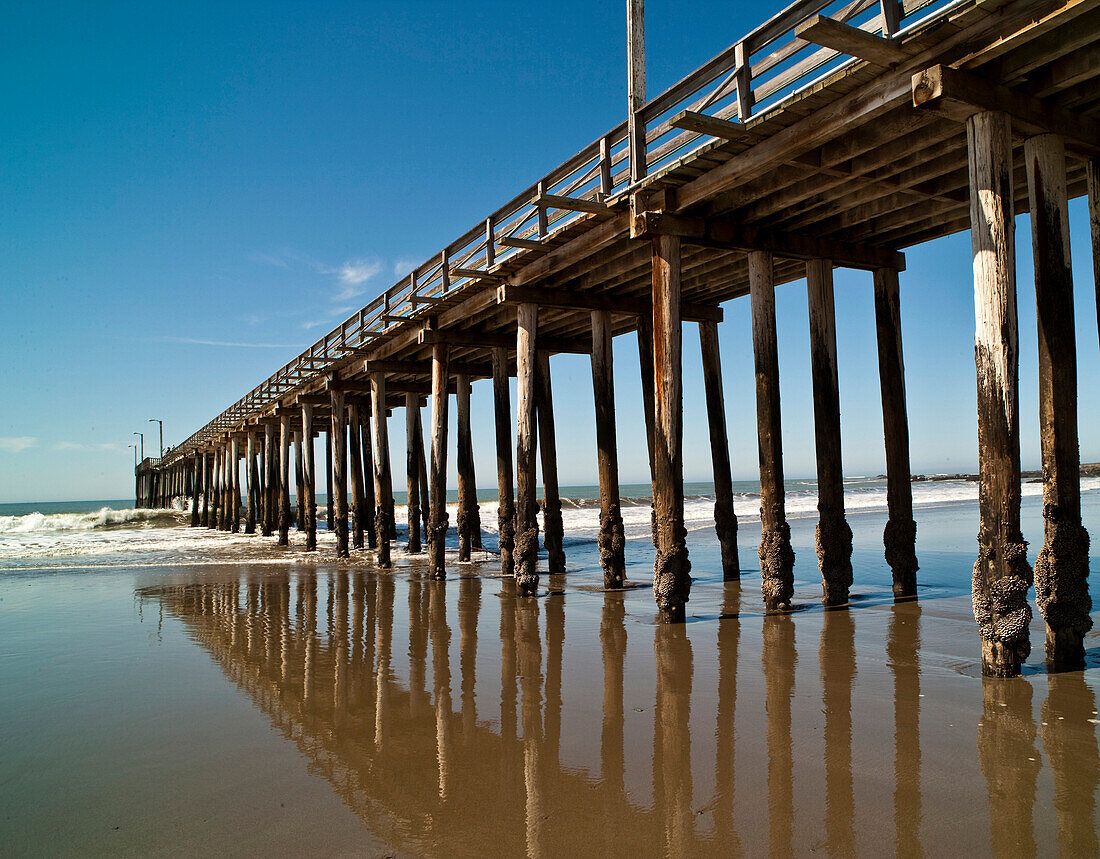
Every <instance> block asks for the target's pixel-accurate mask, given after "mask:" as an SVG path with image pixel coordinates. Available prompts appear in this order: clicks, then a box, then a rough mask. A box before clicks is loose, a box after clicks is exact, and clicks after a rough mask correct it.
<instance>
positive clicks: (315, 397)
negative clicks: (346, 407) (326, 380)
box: [294, 394, 332, 406]
mask: <svg viewBox="0 0 1100 859" xmlns="http://www.w3.org/2000/svg"><path fill="white" fill-rule="evenodd" d="M331 401H332V398H331V397H330V396H329V395H328V394H298V395H297V396H296V397H295V398H294V405H296V406H327V405H328V404H329V403H330V402H331Z"/></svg>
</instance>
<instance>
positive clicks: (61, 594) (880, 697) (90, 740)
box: [0, 492, 1100, 855]
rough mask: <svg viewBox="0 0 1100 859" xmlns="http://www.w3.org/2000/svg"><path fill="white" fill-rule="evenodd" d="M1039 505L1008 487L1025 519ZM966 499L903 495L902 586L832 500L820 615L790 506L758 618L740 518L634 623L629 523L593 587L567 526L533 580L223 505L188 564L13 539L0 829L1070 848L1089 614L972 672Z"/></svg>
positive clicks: (12, 832)
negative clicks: (842, 571) (915, 594)
mask: <svg viewBox="0 0 1100 859" xmlns="http://www.w3.org/2000/svg"><path fill="white" fill-rule="evenodd" d="M1040 512H1041V509H1040V505H1039V503H1038V499H1029V500H1026V501H1025V505H1024V517H1025V518H1024V522H1025V535H1026V536H1027V537H1029V538H1030V539H1031V540H1032V541H1033V544H1034V541H1036V540H1037V538H1038V537H1039V534H1040V529H1041V521H1040ZM975 519H976V505H974V504H972V503H970V502H955V503H949V504H945V505H943V506H936V507H930V508H927V509H924V510H921V511H920V513H919V515H918V520H919V522H920V532H919V537H918V550H919V555H920V559H921V573H920V580H921V587H920V594H919V599H918V600H916V601H913V602H902V603H897V604H895V603H894V601H893V598H892V596H891V593H890V577H889V572H888V569H887V567H886V565H885V563H884V562H883V561H882V558H881V550H880V548H879V547H880V543H879V539H880V537H879V535H880V534H881V528H882V525H883V523H884V520H885V516H884V514H883V513H881V512H876V511H872V512H865V513H859V514H855V515H853V516H852V517H851V521H852V525H853V530H854V532H855V555H854V565H855V582H856V584H855V587H854V590H853V593H854V594H855V597H854V599H853V600H852V603H851V605H850V607H849V608H847V609H843V610H839V611H824V610H823V609H822V608H821V606H820V604H819V598H820V582H819V580H818V578H817V570H816V563H815V559H814V555H813V551H812V548H811V546H812V535H813V526H814V520H813V519H812V518H802V519H795V520H793V529H792V530H793V539H794V544H795V549H796V552H797V558H798V560H797V564H796V568H795V574H796V595H795V602H796V604H797V608H798V610H797V611H795V612H794V613H792V614H790V615H787V616H781V617H765V616H764V615H763V612H762V606H761V600H760V592H759V574H758V572H757V570H756V569H755V567H754V565H753V562H754V561H755V557H754V551H753V550H754V547H755V542H756V540H757V539H758V538H759V526H758V525H756V524H754V523H746V524H745V525H744V526H743V527H742V531H741V536H740V544H741V560H742V565H743V567H744V569H745V573H744V578H743V581H742V582H741V583H740V585H738V584H723V583H722V582H721V577H720V574H716V571H717V570H720V564H719V560H718V545H717V541H716V540H715V539H714V537H713V532H712V531H710V530H708V529H705V528H700V529H698V530H694V531H692V532H691V534H690V538H689V545H690V548H691V553H692V555H691V557H692V561H693V564H694V568H693V572H694V574H695V576H696V581H695V584H694V587H693V590H692V597H691V602H690V604H689V611H688V623H687V624H685V625H683V626H679V627H677V626H667V625H660V624H657V623H656V612H655V609H654V606H653V601H652V594H651V589H650V588H649V587H648V582H647V578H648V571H649V565H650V564H651V563H652V546H651V545H650V544H649V543H648V541H647V540H645V539H643V538H638V537H635V538H632V539H631V540H630V542H629V544H628V549H627V557H628V559H629V561H630V572H631V579H632V581H636V582H638V583H639V585H640V586H639V587H636V588H634V589H628V590H625V591H619V592H606V593H605V592H602V591H601V590H600V589H599V588H598V585H599V582H600V574H599V568H598V556H597V553H596V551H595V546H594V545H593V543H592V541H591V540H590V539H588V538H583V537H574V539H571V540H568V541H567V544H566V549H567V552H568V557H569V573H568V574H567V575H565V576H556V577H553V578H550V579H547V578H546V577H545V576H544V578H543V589H542V591H543V593H542V596H540V597H539V598H538V599H536V600H517V599H516V598H515V595H514V586H513V583H512V582H511V581H506V580H502V579H501V578H499V576H497V575H495V565H494V563H493V559H492V556H489V555H487V556H483V560H482V561H480V562H478V563H473V564H470V565H454V566H453V571H454V572H453V575H452V577H451V578H450V579H449V580H448V581H446V582H442V583H440V582H432V581H430V580H429V579H428V578H427V577H426V575H425V574H424V567H423V566H422V562H421V561H419V560H414V559H410V558H407V557H402V556H400V555H398V556H397V561H398V563H397V566H396V568H395V569H394V571H393V572H392V573H379V572H378V571H376V570H375V569H374V568H373V567H372V565H371V563H370V560H369V555H367V554H365V553H364V555H363V556H362V557H360V558H359V559H357V560H353V561H352V562H350V563H346V562H345V563H340V564H337V563H335V561H334V560H332V559H330V558H331V556H330V555H328V553H327V552H326V550H325V547H324V546H322V552H321V553H320V555H319V556H318V557H317V558H316V559H315V560H314V561H312V562H310V561H308V560H307V559H306V558H305V557H304V553H303V552H302V551H301V547H300V546H292V549H291V552H290V553H289V557H288V556H285V555H284V556H283V558H284V559H285V560H284V561H282V562H276V561H275V553H274V552H270V550H271V549H274V547H264V549H261V548H260V547H256V548H254V549H253V550H252V554H251V555H250V556H248V557H245V556H244V555H245V553H244V552H243V550H242V549H241V548H240V546H239V545H238V543H237V542H235V541H234V539H233V538H231V537H229V536H228V535H220V534H217V535H211V537H210V539H211V540H219V539H220V540H223V541H224V544H223V548H222V550H221V551H220V553H219V552H218V551H212V550H211V549H209V547H207V548H204V550H203V552H204V555H205V556H206V562H205V563H194V562H192V563H187V562H178V561H177V562H174V563H171V564H166V563H163V562H160V563H143V562H142V561H141V559H142V557H143V556H144V552H143V551H130V552H129V555H128V556H129V557H130V559H131V562H130V563H126V562H125V561H124V560H123V559H122V557H120V556H118V555H116V556H108V557H106V558H101V559H99V560H95V559H91V560H92V563H82V561H81V559H80V558H79V557H70V558H68V559H58V558H53V559H50V560H49V562H48V563H47V562H46V561H45V560H43V561H42V562H41V563H40V564H39V566H37V567H33V568H27V567H24V568H21V569H15V568H9V569H6V570H5V571H4V572H3V573H0V600H2V601H0V607H2V611H3V615H4V619H5V620H4V624H3V625H2V627H0V651H2V652H3V653H4V658H3V661H2V662H0V681H2V684H3V688H4V689H5V690H6V692H5V695H4V696H3V700H2V701H0V726H2V727H0V739H2V742H0V771H2V772H4V773H5V778H4V779H3V781H2V783H0V807H3V808H4V813H3V816H2V819H0V841H2V842H3V843H4V844H5V845H7V847H8V849H11V850H12V852H13V853H16V854H25V853H28V852H31V853H49V854H62V855H63V854H69V855H72V854H85V855H86V854H88V853H97V854H103V853H112V854H120V853H121V854H126V853H129V854H137V853H140V854H144V855H148V854H158V853H159V854H164V853H176V854H178V853H186V852H198V851H200V850H203V851H214V852H217V853H223V854H231V855H245V854H256V853H260V852H268V851H275V852H279V853H290V852H294V853H301V854H310V855H352V854H353V855H380V854H398V855H522V854H527V855H566V854H571V855H576V854H578V853H593V852H601V853H606V854H608V855H654V854H670V855H731V854H733V855H740V854H745V855H753V854H759V853H761V852H763V851H768V852H770V853H772V854H777V855H794V854H806V853H810V852H821V851H824V852H827V853H829V854H830V855H850V854H855V853H859V854H881V853H890V852H895V853H897V854H899V855H920V854H926V855H943V854H947V853H953V854H958V853H966V854H971V855H984V854H1001V855H1006V854H1013V855H1021V854H1024V855H1026V854H1031V853H1035V852H1036V851H1038V852H1050V851H1053V850H1054V849H1055V846H1056V845H1057V847H1058V849H1060V850H1062V851H1063V852H1071V853H1073V854H1075V855H1089V854H1092V853H1095V852H1096V850H1097V835H1096V824H1095V793H1096V787H1097V783H1098V781H1100V762H1098V752H1097V733H1096V728H1097V721H1098V716H1097V712H1096V711H1097V704H1096V695H1097V689H1096V686H1097V677H1100V672H1098V670H1097V668H1098V667H1100V657H1098V656H1097V650H1096V647H1095V644H1094V642H1095V637H1096V633H1095V632H1094V633H1092V634H1090V637H1089V639H1088V640H1087V642H1086V643H1087V645H1088V655H1089V667H1088V668H1087V669H1086V670H1085V671H1083V672H1075V673H1069V674H1062V675H1048V674H1047V673H1046V671H1045V669H1044V668H1043V666H1042V648H1041V641H1042V627H1041V623H1040V622H1038V621H1036V622H1035V623H1034V624H1033V631H1032V641H1033V642H1034V643H1035V644H1036V645H1037V646H1036V648H1035V649H1034V650H1033V652H1032V656H1031V659H1030V660H1029V662H1028V664H1027V666H1026V670H1025V674H1024V676H1023V677H1022V678H1020V679H1017V680H1011V681H1003V680H983V679H982V678H981V676H980V664H979V649H978V641H977V633H976V631H975V626H974V621H973V617H972V613H971V608H970V597H969V577H970V567H971V565H972V563H973V555H974V538H973V534H974V531H975V527H976V526H975ZM1085 524H1086V526H1089V527H1091V528H1092V529H1094V530H1095V529H1096V528H1097V527H1098V526H1100V494H1097V493H1091V492H1087V493H1086V494H1085ZM176 530H179V531H182V532H184V534H186V529H182V528H180V529H177V528H175V527H170V528H161V529H158V532H159V536H161V537H162V538H164V539H165V540H171V539H174V537H172V536H170V535H171V534H173V533H174V532H175V531H176ZM148 533H149V532H147V534H148ZM192 533H193V532H192ZM296 536H298V537H300V536H301V535H296ZM326 536H327V535H326ZM195 537H196V538H197V539H200V540H202V541H204V542H205V541H206V538H205V537H204V536H202V535H195ZM567 537H569V532H568V531H567ZM253 545H254V546H255V542H254V543H253ZM265 551H267V552H270V554H271V557H268V558H266V559H265V558H264V557H263V554H264V553H265ZM235 556H236V561H234V557H235ZM1097 566H1100V565H1098V563H1097V560H1096V559H1095V558H1094V560H1093V568H1094V569H1096V568H1097ZM994 798H995V800H996V801H994Z"/></svg>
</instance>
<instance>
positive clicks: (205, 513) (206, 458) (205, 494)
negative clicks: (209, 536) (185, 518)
mask: <svg viewBox="0 0 1100 859" xmlns="http://www.w3.org/2000/svg"><path fill="white" fill-rule="evenodd" d="M199 458H200V459H201V460H202V519H201V520H200V521H201V523H202V527H203V528H209V527H210V478H211V473H212V472H213V470H214V463H213V462H212V459H213V457H212V455H211V454H209V453H206V452H203V453H200V454H199Z"/></svg>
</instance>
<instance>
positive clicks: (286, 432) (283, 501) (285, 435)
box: [279, 415, 290, 546]
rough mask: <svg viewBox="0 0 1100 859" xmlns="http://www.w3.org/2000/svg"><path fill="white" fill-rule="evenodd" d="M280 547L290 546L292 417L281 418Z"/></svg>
mask: <svg viewBox="0 0 1100 859" xmlns="http://www.w3.org/2000/svg"><path fill="white" fill-rule="evenodd" d="M279 545H280V546H289V545H290V415H280V417H279Z"/></svg>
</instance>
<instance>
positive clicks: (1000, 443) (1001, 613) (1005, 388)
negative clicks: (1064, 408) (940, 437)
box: [966, 111, 1032, 677]
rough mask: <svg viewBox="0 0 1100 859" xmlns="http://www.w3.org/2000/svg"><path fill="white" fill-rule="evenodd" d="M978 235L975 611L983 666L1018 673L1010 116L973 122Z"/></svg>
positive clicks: (1020, 620) (1020, 630) (1022, 568)
mask: <svg viewBox="0 0 1100 859" xmlns="http://www.w3.org/2000/svg"><path fill="white" fill-rule="evenodd" d="M966 132H967V135H966V136H967V144H968V151H969V162H970V238H971V244H972V246H973V251H974V313H975V317H976V326H975V335H974V361H975V365H976V370H977V377H978V472H979V476H978V479H979V492H978V508H979V516H980V526H979V531H978V560H977V562H976V563H975V564H974V580H973V599H974V617H975V619H976V620H977V622H978V629H979V631H980V633H981V637H982V672H983V673H984V674H986V675H991V676H996V677H1014V676H1016V675H1017V674H1019V673H1020V664H1021V663H1022V662H1023V661H1024V660H1025V659H1026V658H1027V656H1028V654H1029V653H1030V652H1031V642H1030V641H1029V638H1028V623H1029V621H1030V620H1031V607H1030V606H1029V605H1028V602H1027V591H1028V588H1029V587H1030V586H1031V581H1032V572H1031V567H1030V566H1029V565H1028V562H1027V543H1026V542H1024V537H1023V534H1022V533H1021V531H1020V422H1019V409H1020V406H1019V401H1018V393H1019V344H1018V332H1017V322H1016V248H1015V236H1014V224H1013V221H1012V217H1013V211H1012V202H1013V197H1012V194H1013V191H1012V137H1011V129H1010V123H1009V118H1008V116H1007V114H1004V113H998V112H994V111H987V112H983V113H977V114H974V115H973V116H971V117H970V118H969V119H968V120H967V121H966Z"/></svg>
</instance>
